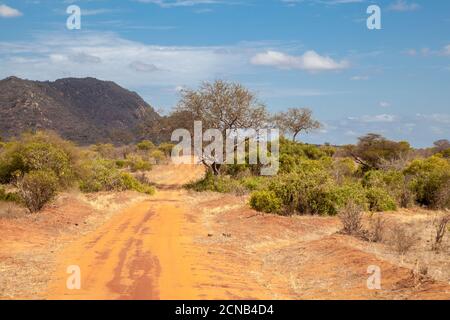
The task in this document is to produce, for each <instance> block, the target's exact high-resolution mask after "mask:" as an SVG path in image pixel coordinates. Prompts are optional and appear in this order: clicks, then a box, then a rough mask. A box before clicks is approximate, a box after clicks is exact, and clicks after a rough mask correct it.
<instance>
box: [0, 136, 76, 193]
mask: <svg viewBox="0 0 450 320" xmlns="http://www.w3.org/2000/svg"><path fill="white" fill-rule="evenodd" d="M77 159H78V152H77V151H76V149H75V147H74V146H73V145H72V144H71V143H69V142H67V141H64V140H62V139H61V138H59V137H57V136H55V135H54V134H51V133H43V132H38V133H36V134H35V135H29V134H26V135H23V136H22V137H21V138H20V140H18V141H12V142H10V143H8V144H7V146H6V148H5V150H3V152H2V153H1V155H0V182H3V183H9V182H11V181H12V180H13V179H14V178H15V177H17V176H23V175H24V174H25V173H28V172H30V171H36V170H43V171H52V172H53V173H54V174H55V175H56V177H57V179H58V184H59V185H61V186H63V187H67V186H69V185H70V184H71V183H72V182H73V180H74V177H75V174H76V170H77V169H76V162H77Z"/></svg>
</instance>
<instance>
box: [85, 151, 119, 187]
mask: <svg viewBox="0 0 450 320" xmlns="http://www.w3.org/2000/svg"><path fill="white" fill-rule="evenodd" d="M80 176H81V177H80V190H81V191H83V192H99V191H111V190H122V180H121V175H120V172H119V171H118V170H117V169H116V168H115V166H114V164H113V162H111V161H108V160H104V159H94V160H87V161H85V162H84V163H83V165H82V166H81V174H80Z"/></svg>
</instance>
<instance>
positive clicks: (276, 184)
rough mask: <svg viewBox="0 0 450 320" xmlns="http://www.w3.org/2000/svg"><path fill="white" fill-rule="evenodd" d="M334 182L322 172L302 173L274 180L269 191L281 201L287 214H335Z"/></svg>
mask: <svg viewBox="0 0 450 320" xmlns="http://www.w3.org/2000/svg"><path fill="white" fill-rule="evenodd" d="M332 187H333V180H332V178H331V177H330V175H329V174H328V173H327V172H325V171H322V170H313V171H302V172H299V173H292V174H288V175H283V176H280V177H277V178H275V179H273V180H272V181H271V183H270V185H269V190H270V191H273V192H274V193H275V194H276V196H277V197H278V198H279V199H281V201H282V203H283V206H284V208H285V210H286V211H287V212H291V213H300V214H325V215H326V214H335V213H336V212H335V210H334V208H333V203H332V202H331V201H332V199H331V197H330V194H329V193H330V189H331V188H332Z"/></svg>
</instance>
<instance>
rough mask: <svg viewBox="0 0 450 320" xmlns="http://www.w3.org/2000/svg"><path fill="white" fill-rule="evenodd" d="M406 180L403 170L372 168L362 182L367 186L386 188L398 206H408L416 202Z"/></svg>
mask: <svg viewBox="0 0 450 320" xmlns="http://www.w3.org/2000/svg"><path fill="white" fill-rule="evenodd" d="M406 181H407V179H406V177H405V175H404V174H403V173H402V172H401V171H396V170H388V171H383V170H370V171H368V172H366V173H365V175H364V177H363V179H362V184H363V186H364V187H366V188H381V189H384V190H386V191H387V192H388V193H389V195H390V196H391V197H392V199H393V200H394V201H395V202H396V204H397V205H398V206H400V207H402V208H407V207H409V206H410V205H411V204H412V203H413V202H414V196H413V194H412V192H411V190H410V189H409V188H408V184H407V182H406Z"/></svg>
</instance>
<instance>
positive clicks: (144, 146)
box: [136, 140, 155, 151]
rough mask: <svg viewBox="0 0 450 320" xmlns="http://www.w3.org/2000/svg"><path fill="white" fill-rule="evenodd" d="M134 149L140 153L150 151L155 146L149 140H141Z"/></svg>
mask: <svg viewBox="0 0 450 320" xmlns="http://www.w3.org/2000/svg"><path fill="white" fill-rule="evenodd" d="M136 147H137V148H138V150H141V151H150V150H152V149H154V148H155V145H154V144H153V142H151V141H149V140H143V141H141V142H139V143H138V144H137V145H136Z"/></svg>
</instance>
